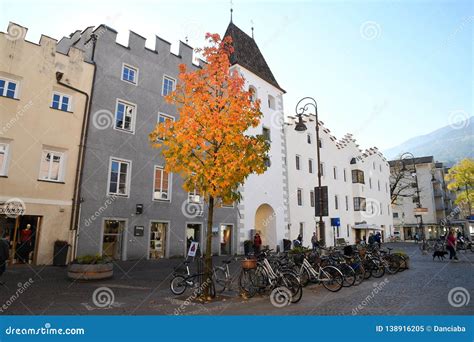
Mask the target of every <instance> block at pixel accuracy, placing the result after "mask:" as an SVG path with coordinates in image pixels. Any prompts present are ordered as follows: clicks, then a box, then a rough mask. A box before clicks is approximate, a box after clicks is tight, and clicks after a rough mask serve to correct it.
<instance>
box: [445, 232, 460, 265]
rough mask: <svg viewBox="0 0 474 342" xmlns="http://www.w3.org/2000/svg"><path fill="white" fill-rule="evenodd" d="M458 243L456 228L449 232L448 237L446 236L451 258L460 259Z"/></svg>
mask: <svg viewBox="0 0 474 342" xmlns="http://www.w3.org/2000/svg"><path fill="white" fill-rule="evenodd" d="M456 244H457V239H456V233H455V232H454V229H451V230H450V232H449V234H448V237H447V238H446V249H447V250H448V251H449V260H453V259H454V260H455V261H458V260H459V259H458V257H457V255H456Z"/></svg>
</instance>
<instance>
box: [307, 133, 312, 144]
mask: <svg viewBox="0 0 474 342" xmlns="http://www.w3.org/2000/svg"><path fill="white" fill-rule="evenodd" d="M306 141H307V142H308V144H311V142H312V141H313V137H312V136H311V133H308V134H307V135H306Z"/></svg>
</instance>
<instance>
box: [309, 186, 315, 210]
mask: <svg viewBox="0 0 474 342" xmlns="http://www.w3.org/2000/svg"><path fill="white" fill-rule="evenodd" d="M309 203H310V205H311V207H313V208H314V190H311V191H310V192H309Z"/></svg>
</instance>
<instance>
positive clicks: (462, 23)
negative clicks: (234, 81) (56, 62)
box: [0, 0, 474, 149]
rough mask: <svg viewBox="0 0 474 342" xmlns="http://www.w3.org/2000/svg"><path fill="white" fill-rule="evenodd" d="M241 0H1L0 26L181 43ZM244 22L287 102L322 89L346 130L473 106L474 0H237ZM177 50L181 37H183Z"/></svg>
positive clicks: (217, 27) (442, 118)
mask: <svg viewBox="0 0 474 342" xmlns="http://www.w3.org/2000/svg"><path fill="white" fill-rule="evenodd" d="M229 8H230V1H228V0H222V1H179V0H175V1H160V0H153V1H152V0H134V1H130V0H128V1H123V0H114V1H104V0H101V1H98V0H95V1H89V0H81V1H66V0H62V1H59V0H41V1H34V0H14V1H12V0H0V30H1V31H6V29H7V26H8V22H9V21H13V22H16V23H18V24H21V25H23V26H26V27H28V29H29V30H28V35H27V39H28V40H31V41H34V42H37V41H38V40H39V37H40V35H41V34H46V35H49V36H51V37H54V38H57V39H59V38H61V37H62V36H65V35H69V33H71V32H73V31H75V30H77V29H84V28H86V27H87V26H92V25H98V24H101V23H105V24H108V25H109V26H111V27H112V28H114V29H116V30H117V31H119V38H118V39H119V41H121V42H122V43H125V44H126V42H127V39H128V31H129V30H133V31H135V32H137V33H139V34H141V35H143V36H145V37H147V38H148V41H147V45H148V46H149V47H151V48H153V47H154V46H153V44H154V36H155V34H156V35H159V36H161V37H163V38H165V39H167V40H169V41H171V42H173V43H176V42H177V41H178V40H179V39H181V40H184V39H185V37H188V40H189V44H190V45H192V46H194V47H197V46H201V45H202V44H203V36H204V34H205V32H217V33H221V34H222V33H224V31H225V29H226V27H227V25H228V23H229ZM233 8H234V23H235V24H236V25H238V26H239V27H240V28H241V29H243V30H244V31H246V32H247V33H249V34H250V33H251V27H252V25H253V26H254V27H255V39H256V41H257V44H258V45H259V47H260V49H261V50H262V52H263V54H264V56H265V58H266V60H267V62H268V64H269V65H270V68H271V69H272V71H273V73H274V75H275V77H276V78H277V80H278V82H279V83H280V85H281V86H282V87H283V88H284V89H285V90H286V91H287V94H286V95H285V98H284V100H285V111H286V113H287V114H293V113H294V106H295V104H296V102H297V100H298V99H299V98H301V97H304V96H313V97H314V98H316V100H317V102H318V107H319V115H320V118H321V120H322V121H323V122H324V123H325V125H326V126H327V127H328V128H330V129H331V131H332V132H333V133H334V134H335V135H336V137H338V138H339V137H341V136H342V135H344V134H345V133H347V132H350V133H353V134H354V135H355V137H356V138H357V140H358V141H359V142H360V145H361V147H363V148H366V147H371V146H377V147H379V148H381V149H384V148H389V147H392V146H394V145H398V144H399V143H401V142H403V141H404V140H406V139H408V138H411V137H413V136H416V135H420V134H425V133H429V132H430V131H432V130H435V129H437V128H440V127H442V126H446V125H449V124H451V123H453V121H457V120H460V119H463V118H464V117H467V116H471V115H473V84H472V80H473V76H474V75H473V70H474V69H473V51H472V45H473V27H474V9H473V2H472V1H469V0H465V1H463V0H458V1H417V0H401V1H400V0H399V1H373V0H372V1H300V2H298V1H284V0H279V1H243V0H233ZM174 48H175V49H176V48H177V47H176V44H175V46H174Z"/></svg>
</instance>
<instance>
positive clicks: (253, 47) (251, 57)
mask: <svg viewBox="0 0 474 342" xmlns="http://www.w3.org/2000/svg"><path fill="white" fill-rule="evenodd" d="M227 36H230V37H231V38H232V45H233V47H234V52H233V53H232V55H231V56H230V62H231V64H232V65H234V64H239V65H240V66H242V67H244V68H246V69H248V70H250V71H251V72H253V73H254V74H255V75H257V76H258V77H260V78H261V79H263V80H265V81H267V82H268V83H270V84H271V85H273V86H274V87H276V88H278V89H280V90H281V91H283V92H284V93H285V90H283V89H282V88H281V87H280V85H279V84H278V82H277V81H276V79H275V77H274V76H273V73H272V71H271V70H270V68H269V66H268V64H267V62H266V61H265V58H264V57H263V55H262V53H261V52H260V49H259V48H258V46H257V43H256V42H255V40H254V39H253V38H252V37H250V36H249V35H247V34H246V33H245V32H244V31H242V30H241V29H240V28H238V27H237V26H236V25H234V23H232V22H230V24H229V26H228V27H227V30H226V31H225V34H224V37H227Z"/></svg>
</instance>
